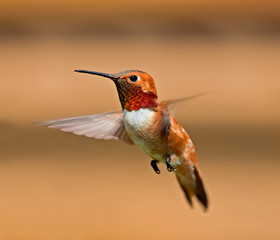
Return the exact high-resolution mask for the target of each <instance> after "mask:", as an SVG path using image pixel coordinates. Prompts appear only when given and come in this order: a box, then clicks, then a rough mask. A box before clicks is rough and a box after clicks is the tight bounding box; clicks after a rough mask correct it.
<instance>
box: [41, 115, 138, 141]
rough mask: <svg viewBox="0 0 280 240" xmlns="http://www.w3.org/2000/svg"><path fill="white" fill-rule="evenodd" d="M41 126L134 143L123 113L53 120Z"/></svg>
mask: <svg viewBox="0 0 280 240" xmlns="http://www.w3.org/2000/svg"><path fill="white" fill-rule="evenodd" d="M40 125H41V126H47V127H49V128H58V129H60V130H62V131H64V132H72V133H74V134H76V135H84V136H86V137H91V138H96V139H104V140H108V139H114V140H122V141H124V142H126V143H129V144H132V143H133V142H132V140H131V139H130V137H129V136H128V134H127V132H126V129H125V127H124V123H123V112H122V111H116V112H106V113H101V114H95V115H89V116H82V117H74V118H64V119H58V120H52V121H47V122H42V123H40Z"/></svg>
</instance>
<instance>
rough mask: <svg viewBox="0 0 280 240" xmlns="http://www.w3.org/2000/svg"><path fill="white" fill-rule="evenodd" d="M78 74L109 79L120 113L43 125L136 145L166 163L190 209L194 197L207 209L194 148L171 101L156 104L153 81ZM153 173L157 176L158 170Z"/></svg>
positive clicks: (141, 75) (141, 76) (131, 74)
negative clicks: (170, 107) (173, 173)
mask: <svg viewBox="0 0 280 240" xmlns="http://www.w3.org/2000/svg"><path fill="white" fill-rule="evenodd" d="M77 71H78V72H84V73H90V74H95V75H101V76H104V77H107V78H110V79H112V80H113V81H114V82H115V85H116V87H117V90H118V93H119V98H120V102H121V105H122V108H123V111H118V112H108V113H104V114H98V115H91V116H85V117H78V118H69V119H61V120H54V121H49V122H45V123H43V124H44V125H47V126H49V127H52V128H60V129H61V130H63V131H68V132H73V133H75V134H78V135H85V136H88V137H94V138H102V139H121V140H123V141H125V142H127V143H135V144H136V145H137V146H138V147H139V148H140V149H142V150H143V151H144V152H145V153H146V154H147V155H149V156H150V157H151V158H152V159H153V161H154V162H162V163H166V164H167V166H169V168H168V170H169V171H174V172H175V174H176V177H177V179H178V181H179V183H180V186H181V188H182V189H183V191H184V193H185V195H186V198H187V200H188V202H189V203H190V204H191V205H192V196H196V197H197V198H198V200H199V201H200V202H201V203H202V205H203V206H204V208H205V209H207V207H208V201H207V197H206V193H205V191H204V187H203V184H202V180H201V178H200V173H199V170H198V165H197V159H196V152H195V147H194V145H193V143H192V141H191V139H190V137H189V135H188V134H187V132H186V131H185V129H184V128H183V127H182V126H181V125H180V124H179V123H178V122H177V121H176V120H175V119H174V118H173V117H172V116H171V114H170V111H169V105H171V104H172V103H173V101H163V102H158V97H157V92H156V87H155V84H154V81H153V79H152V77H151V76H150V75H148V74H147V73H145V72H143V71H138V70H129V71H125V72H121V73H118V74H104V73H99V72H90V71H85V70H77ZM153 161H152V162H153ZM155 168H157V167H154V169H155ZM155 171H156V169H155ZM156 172H157V173H159V170H158V171H156Z"/></svg>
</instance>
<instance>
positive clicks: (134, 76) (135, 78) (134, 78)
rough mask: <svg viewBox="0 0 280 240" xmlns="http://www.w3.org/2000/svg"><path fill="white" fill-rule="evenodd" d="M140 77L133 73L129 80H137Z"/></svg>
mask: <svg viewBox="0 0 280 240" xmlns="http://www.w3.org/2000/svg"><path fill="white" fill-rule="evenodd" d="M138 79H139V77H138V76H136V75H132V76H130V78H129V80H130V81H131V82H136V81H137V80H138Z"/></svg>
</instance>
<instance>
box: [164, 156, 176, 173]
mask: <svg viewBox="0 0 280 240" xmlns="http://www.w3.org/2000/svg"><path fill="white" fill-rule="evenodd" d="M166 166H167V171H168V172H174V171H175V169H174V167H172V165H171V158H170V157H168V158H167V159H166Z"/></svg>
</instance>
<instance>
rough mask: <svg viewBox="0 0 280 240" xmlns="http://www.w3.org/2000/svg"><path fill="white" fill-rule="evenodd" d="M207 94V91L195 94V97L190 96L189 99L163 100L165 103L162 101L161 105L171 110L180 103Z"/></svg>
mask: <svg viewBox="0 0 280 240" xmlns="http://www.w3.org/2000/svg"><path fill="white" fill-rule="evenodd" d="M207 93H209V91H208V92H203V93H199V94H196V95H192V96H189V97H184V98H177V99H170V100H165V101H163V103H164V104H166V106H167V107H169V108H170V107H171V108H172V107H173V106H174V105H176V104H178V103H181V102H184V101H188V100H191V99H194V98H197V97H200V96H203V95H205V94H207Z"/></svg>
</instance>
